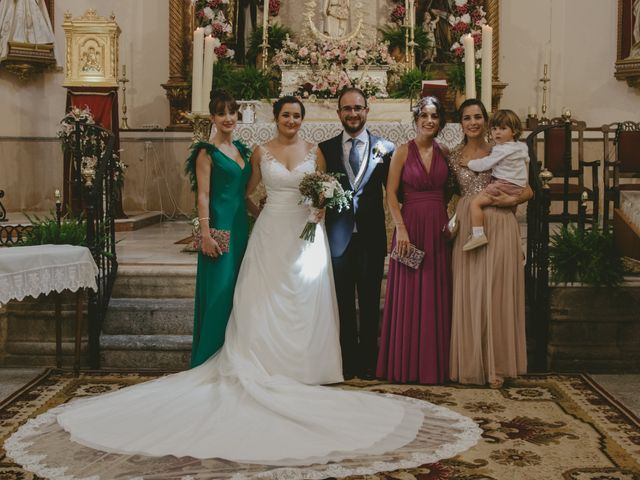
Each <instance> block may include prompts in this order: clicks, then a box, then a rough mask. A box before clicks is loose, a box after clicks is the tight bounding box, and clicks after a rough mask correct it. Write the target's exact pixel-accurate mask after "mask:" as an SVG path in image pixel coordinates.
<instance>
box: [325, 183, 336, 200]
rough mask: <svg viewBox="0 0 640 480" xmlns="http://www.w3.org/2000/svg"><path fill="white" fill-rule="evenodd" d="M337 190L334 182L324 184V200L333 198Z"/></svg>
mask: <svg viewBox="0 0 640 480" xmlns="http://www.w3.org/2000/svg"><path fill="white" fill-rule="evenodd" d="M335 189H336V186H335V184H334V182H322V195H324V198H333V194H334V192H335Z"/></svg>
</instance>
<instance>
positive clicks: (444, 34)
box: [426, 0, 453, 62]
mask: <svg viewBox="0 0 640 480" xmlns="http://www.w3.org/2000/svg"><path fill="white" fill-rule="evenodd" d="M451 3H452V1H451V0H431V1H430V2H429V3H428V4H427V7H426V13H429V16H430V17H431V19H432V20H431V21H430V23H431V30H432V34H433V39H434V42H435V55H434V57H433V60H434V61H438V62H448V61H449V55H450V53H451V45H452V43H453V42H452V40H451V29H450V28H449V27H450V25H449V16H450V15H451V14H452V13H453V7H452V5H451Z"/></svg>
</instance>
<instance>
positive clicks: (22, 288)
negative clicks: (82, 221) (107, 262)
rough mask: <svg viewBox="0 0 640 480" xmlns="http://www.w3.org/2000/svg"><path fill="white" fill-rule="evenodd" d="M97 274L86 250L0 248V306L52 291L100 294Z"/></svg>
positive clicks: (65, 248)
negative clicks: (78, 291)
mask: <svg viewBox="0 0 640 480" xmlns="http://www.w3.org/2000/svg"><path fill="white" fill-rule="evenodd" d="M97 274H98V267H97V265H96V263H95V261H94V260H93V257H92V256H91V252H90V251H89V249H88V248H87V247H78V246H73V245H36V246H31V247H8V248H0V304H5V303H7V302H8V301H9V300H22V299H23V298H25V297H27V296H32V297H34V298H35V297H37V296H38V295H40V294H42V293H49V292H52V291H56V292H62V291H64V290H71V291H72V292H75V291H77V290H78V289H80V288H85V287H86V288H90V289H92V290H97V285H96V275H97Z"/></svg>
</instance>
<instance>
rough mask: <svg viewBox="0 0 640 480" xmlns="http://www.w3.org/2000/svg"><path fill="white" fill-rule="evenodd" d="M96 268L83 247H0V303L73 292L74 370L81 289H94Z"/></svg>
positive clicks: (58, 347)
mask: <svg viewBox="0 0 640 480" xmlns="http://www.w3.org/2000/svg"><path fill="white" fill-rule="evenodd" d="M97 275H98V267H97V265H96V263H95V261H94V260H93V257H92V255H91V252H90V251H89V249H88V248H87V247H79V246H73V245H36V246H31V247H7V248H0V304H6V303H7V302H8V301H9V300H22V299H24V298H25V297H27V296H31V297H34V298H36V297H38V296H39V295H40V294H42V293H44V294H47V293H49V292H57V293H61V292H63V291H65V290H69V291H71V292H76V325H75V327H76V328H75V334H76V337H75V357H74V365H73V368H74V372H75V373H76V374H77V373H78V370H79V368H80V347H81V342H82V331H81V326H82V291H83V289H84V288H90V289H92V290H97V284H96V276H97ZM60 310H61V309H60V298H59V296H57V297H56V304H55V321H56V364H57V366H58V367H61V366H62V315H61V311H60Z"/></svg>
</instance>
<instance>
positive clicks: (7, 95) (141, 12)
mask: <svg viewBox="0 0 640 480" xmlns="http://www.w3.org/2000/svg"><path fill="white" fill-rule="evenodd" d="M89 8H94V9H96V10H97V12H98V15H101V16H106V17H108V16H109V15H110V14H111V13H112V12H113V13H114V14H115V16H116V22H118V25H119V26H120V29H121V30H122V33H121V34H120V65H121V66H122V65H123V64H124V65H127V77H128V78H129V80H130V83H128V84H127V107H128V117H129V124H130V125H131V126H141V125H143V124H158V125H160V126H165V125H166V124H167V123H168V120H169V105H168V103H167V100H166V97H165V94H164V89H163V88H162V87H161V86H160V84H161V83H165V82H166V81H167V80H168V78H169V59H168V55H169V54H168V51H169V32H168V28H169V12H168V1H166V0H164V1H161V2H160V1H157V0H135V1H131V0H112V1H109V2H104V1H100V0H57V1H56V2H55V12H54V27H53V28H54V31H55V36H56V50H57V55H58V62H59V64H60V66H62V65H63V64H64V46H65V41H64V31H63V29H62V22H63V21H64V13H65V12H67V11H69V12H71V13H72V14H73V16H74V17H75V16H80V15H83V14H84V13H85V11H86V10H87V9H89ZM63 82H64V73H63V72H62V69H61V68H60V71H58V72H45V73H44V74H40V75H37V76H35V77H34V79H33V80H31V81H29V82H26V83H22V82H20V81H18V80H17V79H16V77H15V76H13V75H11V74H9V73H8V72H6V71H4V70H2V69H0V97H1V98H2V102H0V135H2V136H21V137H22V136H25V137H31V136H38V137H40V136H55V131H56V127H57V123H58V121H59V120H60V118H61V117H62V116H63V115H64V109H65V95H66V89H64V88H63V87H62V83H63Z"/></svg>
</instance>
